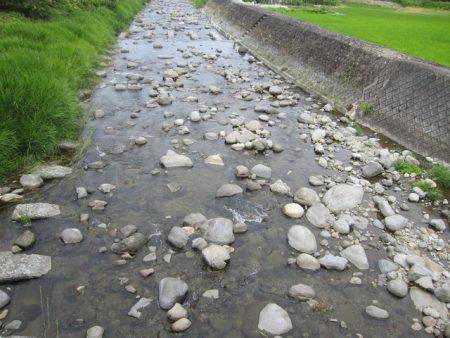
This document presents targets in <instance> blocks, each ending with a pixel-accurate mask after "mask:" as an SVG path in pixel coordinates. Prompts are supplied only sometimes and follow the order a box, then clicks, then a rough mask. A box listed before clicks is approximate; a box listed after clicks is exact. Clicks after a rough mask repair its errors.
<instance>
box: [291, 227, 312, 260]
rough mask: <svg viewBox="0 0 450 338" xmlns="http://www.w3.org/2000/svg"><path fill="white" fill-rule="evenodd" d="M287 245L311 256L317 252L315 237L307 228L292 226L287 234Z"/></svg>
mask: <svg viewBox="0 0 450 338" xmlns="http://www.w3.org/2000/svg"><path fill="white" fill-rule="evenodd" d="M287 237H288V243H289V245H290V246H291V247H292V248H294V249H295V250H297V251H300V252H305V253H308V254H312V253H314V252H316V251H317V243H316V237H315V236H314V234H313V233H312V232H311V230H309V229H308V228H307V227H305V226H303V225H293V226H292V227H291V228H290V229H289V231H288V234H287Z"/></svg>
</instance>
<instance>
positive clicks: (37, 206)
mask: <svg viewBox="0 0 450 338" xmlns="http://www.w3.org/2000/svg"><path fill="white" fill-rule="evenodd" d="M59 214H61V211H60V209H59V205H57V204H49V203H29V204H18V205H16V207H15V208H14V211H13V214H12V216H11V219H12V220H13V221H20V220H21V219H23V218H28V219H40V218H48V217H54V216H58V215H59Z"/></svg>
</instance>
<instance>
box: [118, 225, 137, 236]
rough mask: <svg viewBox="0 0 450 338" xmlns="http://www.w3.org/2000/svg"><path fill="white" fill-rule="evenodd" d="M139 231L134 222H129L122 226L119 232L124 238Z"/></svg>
mask: <svg viewBox="0 0 450 338" xmlns="http://www.w3.org/2000/svg"><path fill="white" fill-rule="evenodd" d="M136 231H137V227H136V225H134V224H127V225H125V226H123V227H121V228H120V230H119V232H120V235H121V236H122V238H127V237H129V236H131V235H132V234H134V233H135V232H136Z"/></svg>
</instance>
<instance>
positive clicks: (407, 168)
mask: <svg viewBox="0 0 450 338" xmlns="http://www.w3.org/2000/svg"><path fill="white" fill-rule="evenodd" d="M394 168H395V170H397V171H398V172H399V173H402V174H417V175H422V173H423V170H422V168H420V167H419V166H417V165H415V164H414V163H411V162H406V161H396V162H395V163H394Z"/></svg>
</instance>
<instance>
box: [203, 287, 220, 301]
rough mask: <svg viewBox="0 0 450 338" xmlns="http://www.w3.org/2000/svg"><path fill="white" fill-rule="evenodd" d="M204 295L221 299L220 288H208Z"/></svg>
mask: <svg viewBox="0 0 450 338" xmlns="http://www.w3.org/2000/svg"><path fill="white" fill-rule="evenodd" d="M202 297H204V298H208V299H219V290H218V289H211V290H206V291H205V292H203V294H202Z"/></svg>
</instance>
